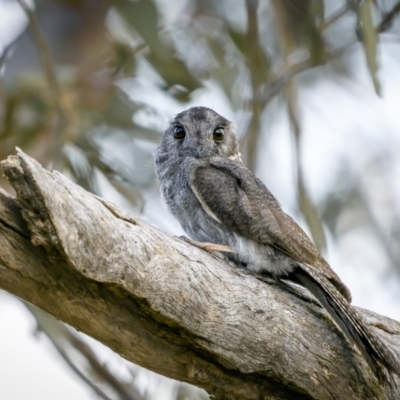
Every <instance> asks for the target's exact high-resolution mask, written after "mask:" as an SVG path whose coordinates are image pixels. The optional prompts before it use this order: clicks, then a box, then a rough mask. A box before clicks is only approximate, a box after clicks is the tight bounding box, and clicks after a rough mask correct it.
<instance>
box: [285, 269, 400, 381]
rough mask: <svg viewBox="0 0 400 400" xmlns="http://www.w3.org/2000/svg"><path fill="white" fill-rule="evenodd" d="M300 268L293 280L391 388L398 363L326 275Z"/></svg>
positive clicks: (399, 366)
mask: <svg viewBox="0 0 400 400" xmlns="http://www.w3.org/2000/svg"><path fill="white" fill-rule="evenodd" d="M299 267H300V268H296V270H295V271H294V272H293V275H294V280H295V281H298V283H300V284H301V285H302V286H304V287H305V288H307V289H308V290H309V291H310V292H311V293H312V294H313V295H314V296H315V297H316V298H317V300H318V301H319V302H320V303H321V305H322V306H323V307H324V308H325V309H326V311H328V313H329V314H330V316H331V317H332V319H333V320H334V321H335V323H336V324H337V325H338V326H339V328H340V329H341V330H342V332H343V333H344V334H345V335H346V337H347V339H348V340H349V341H350V343H352V344H355V345H356V346H357V348H358V349H359V350H360V352H361V354H362V355H363V357H364V358H365V360H366V361H367V362H368V364H369V366H370V367H371V369H372V371H373V372H374V373H375V375H376V376H377V377H378V379H379V380H380V381H381V382H387V383H388V384H389V385H390V386H392V387H393V386H394V385H395V383H394V380H393V377H392V376H391V374H396V375H398V376H400V362H399V361H398V360H397V359H396V358H395V356H394V355H393V354H392V352H391V351H390V350H389V349H388V348H387V347H386V345H385V344H384V343H383V342H382V341H381V340H380V339H379V338H378V336H377V335H376V334H375V333H374V332H373V331H372V330H371V329H370V328H369V327H368V326H367V325H366V323H365V322H364V321H363V319H362V317H361V315H360V314H359V313H358V312H357V310H356V309H355V308H353V307H352V306H351V304H350V303H349V302H348V301H347V300H346V299H345V298H344V297H343V295H342V294H341V293H339V291H338V290H337V289H336V287H335V286H334V285H333V284H332V283H331V282H330V281H329V280H328V279H327V278H326V277H325V275H323V274H322V273H320V272H319V271H316V270H315V269H314V268H312V267H310V266H308V265H307V264H299ZM385 369H386V371H385Z"/></svg>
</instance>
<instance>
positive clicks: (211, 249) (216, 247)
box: [179, 236, 234, 259]
mask: <svg viewBox="0 0 400 400" xmlns="http://www.w3.org/2000/svg"><path fill="white" fill-rule="evenodd" d="M179 239H182V240H184V241H185V242H187V243H190V244H191V245H193V246H196V247H198V248H199V249H202V250H205V251H207V252H208V253H211V254H212V255H214V256H216V257H218V258H221V259H224V258H225V257H224V255H223V254H221V253H220V252H221V251H222V252H224V253H233V252H234V251H233V250H232V249H231V248H230V247H229V246H224V245H222V244H216V243H208V242H196V241H194V240H190V239H189V238H187V237H186V236H179Z"/></svg>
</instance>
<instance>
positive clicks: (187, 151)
mask: <svg viewBox="0 0 400 400" xmlns="http://www.w3.org/2000/svg"><path fill="white" fill-rule="evenodd" d="M160 150H161V151H162V152H163V153H164V154H166V153H169V154H177V155H179V156H180V157H182V158H185V157H194V158H201V159H208V158H211V157H216V156H220V157H227V158H231V159H238V160H240V153H239V146H238V144H237V140H236V136H235V126H234V125H233V123H232V122H230V121H228V120H227V119H226V118H224V117H222V116H221V115H219V114H217V113H216V112H215V111H213V110H211V109H209V108H206V107H193V108H189V109H188V110H185V111H183V112H181V113H179V114H178V115H176V117H175V118H174V119H173V120H172V121H171V123H170V124H169V126H168V128H167V130H166V131H165V134H164V137H163V140H162V142H161V145H160Z"/></svg>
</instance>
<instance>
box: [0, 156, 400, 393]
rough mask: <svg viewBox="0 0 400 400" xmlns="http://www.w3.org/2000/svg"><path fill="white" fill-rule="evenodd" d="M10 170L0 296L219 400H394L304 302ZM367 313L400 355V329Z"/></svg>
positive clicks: (64, 188)
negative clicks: (43, 313) (4, 293)
mask: <svg viewBox="0 0 400 400" xmlns="http://www.w3.org/2000/svg"><path fill="white" fill-rule="evenodd" d="M2 167H3V171H4V173H5V175H6V177H7V178H8V180H9V181H10V183H11V185H12V186H13V187H14V189H15V191H16V198H13V197H11V196H9V195H7V194H5V192H0V288H2V289H4V290H7V291H8V292H10V293H12V294H14V295H16V296H18V297H20V298H22V299H24V300H26V301H28V302H30V303H32V304H34V305H36V306H38V307H40V308H41V309H43V310H45V311H47V312H48V313H50V314H51V315H53V316H54V317H56V318H57V319H59V320H61V321H64V322H66V323H68V324H70V325H71V326H73V327H75V328H76V329H78V330H79V331H82V332H84V333H86V334H87V335H89V336H92V337H93V338H95V339H97V340H99V341H100V342H102V343H103V344H105V345H106V346H108V347H110V348H111V349H113V350H114V351H115V352H117V353H118V354H120V355H121V356H122V357H124V358H126V359H127V360H129V361H132V362H134V363H136V364H138V365H141V366H143V367H145V368H148V369H150V370H153V371H155V372H157V373H160V374H162V375H165V376H168V377H170V378H173V379H176V380H180V381H185V382H188V383H191V384H194V385H197V386H200V387H203V388H204V389H206V390H207V391H208V392H209V393H210V394H212V395H214V396H215V397H216V398H218V399H271V400H272V399H274V400H276V399H320V400H324V399H329V400H332V399H363V400H364V399H398V398H400V391H399V389H397V390H396V391H395V392H390V390H389V389H388V388H385V387H381V386H379V384H378V382H377V381H376V379H375V377H374V375H373V374H372V372H371V371H370V370H369V368H368V366H367V365H366V363H365V361H364V360H363V358H362V357H361V355H360V354H359V353H358V352H357V350H356V349H354V348H353V347H351V346H350V345H349V344H348V342H347V341H346V340H345V338H344V337H343V335H342V334H341V332H340V331H339V329H337V328H336V326H335V325H334V324H333V322H332V321H331V320H330V318H329V317H328V315H327V314H326V313H325V311H324V310H323V309H321V307H320V306H319V305H318V303H317V302H316V301H315V300H313V298H312V297H311V296H309V295H308V294H307V293H306V292H305V291H302V290H300V289H297V288H293V290H291V291H289V290H287V289H285V288H284V287H283V286H282V285H280V284H279V283H275V282H273V281H272V280H270V279H268V278H264V277H257V276H253V275H249V274H248V273H246V271H245V269H243V268H240V267H238V266H234V265H233V264H230V263H227V262H225V261H223V260H220V259H218V258H216V257H213V256H211V255H210V254H208V253H205V252H203V251H201V250H200V249H198V248H196V247H193V246H191V245H190V244H188V243H185V242H184V241H181V240H179V239H176V238H173V237H170V236H168V235H167V234H165V233H163V232H161V231H159V230H158V229H156V228H154V227H152V226H150V225H148V224H146V223H144V222H143V221H141V220H140V219H137V218H134V217H132V216H130V215H128V214H127V213H125V212H124V211H122V210H120V209H118V208H117V207H116V206H114V205H112V204H110V203H108V202H106V201H104V200H102V199H100V198H98V197H96V196H94V195H92V194H90V193H88V192H86V191H84V190H83V189H82V188H80V187H78V186H77V185H75V184H74V183H72V182H70V181H69V180H68V179H67V178H65V177H64V176H63V175H61V174H60V173H58V172H48V171H46V170H45V169H43V168H42V167H41V166H40V165H39V164H38V163H37V162H36V161H35V160H33V159H31V158H29V157H28V156H26V155H25V154H23V153H22V152H19V153H18V156H17V157H10V158H9V159H8V160H6V161H3V162H2ZM366 290H367V289H366ZM361 312H362V313H363V315H364V317H365V319H366V321H367V323H368V324H370V325H371V326H373V327H374V329H375V331H376V332H377V334H378V335H379V336H380V337H381V338H382V340H383V341H384V342H385V343H387V345H388V346H389V347H390V348H391V349H392V350H393V352H394V353H395V354H396V355H397V356H400V323H398V322H396V321H393V320H390V319H388V318H386V317H383V316H379V315H377V314H374V313H371V312H368V311H366V310H361ZM396 379H397V378H396ZM397 382H398V386H400V382H399V380H397Z"/></svg>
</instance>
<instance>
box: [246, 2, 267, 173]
mask: <svg viewBox="0 0 400 400" xmlns="http://www.w3.org/2000/svg"><path fill="white" fill-rule="evenodd" d="M246 10H247V43H248V57H247V62H248V68H249V71H250V77H251V88H252V96H251V115H252V116H251V120H250V125H249V127H248V130H247V135H246V139H247V140H246V145H247V151H246V153H247V157H246V158H247V160H246V161H247V166H248V167H249V169H250V170H252V171H254V170H255V168H256V164H257V143H258V135H259V133H260V128H261V114H262V110H263V107H264V105H263V104H262V101H261V96H260V94H261V93H260V88H261V86H262V84H263V83H264V81H265V77H266V76H267V75H268V73H269V65H264V62H263V61H264V60H263V58H262V56H261V55H262V54H265V52H264V50H263V49H262V47H261V45H260V37H259V30H258V12H257V11H258V0H246ZM266 60H267V62H268V63H269V57H268V55H266ZM265 68H267V71H265Z"/></svg>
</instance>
